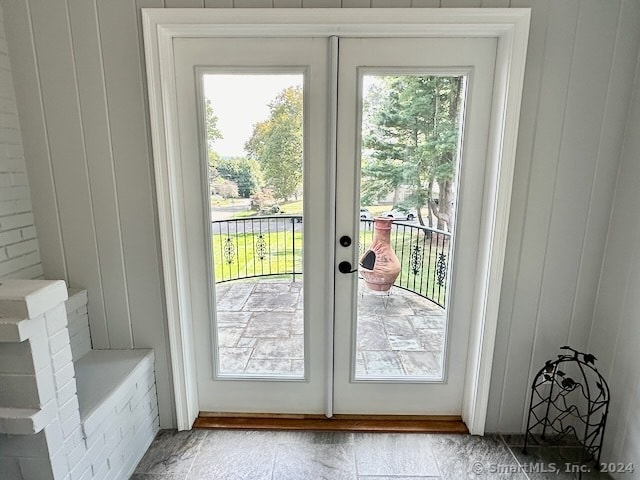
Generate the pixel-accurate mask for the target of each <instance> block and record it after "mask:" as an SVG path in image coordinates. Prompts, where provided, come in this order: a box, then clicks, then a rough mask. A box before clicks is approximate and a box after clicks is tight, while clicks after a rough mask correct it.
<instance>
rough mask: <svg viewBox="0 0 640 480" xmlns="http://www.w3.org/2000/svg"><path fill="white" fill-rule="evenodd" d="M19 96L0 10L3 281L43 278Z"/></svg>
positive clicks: (0, 242) (0, 251) (0, 272)
mask: <svg viewBox="0 0 640 480" xmlns="http://www.w3.org/2000/svg"><path fill="white" fill-rule="evenodd" d="M31 212H32V208H31V196H30V192H29V184H28V182H27V174H26V166H25V161H24V153H23V150H22V138H21V135H20V126H19V123H18V110H17V107H16V96H15V92H14V88H13V80H12V78H11V65H10V62H9V54H8V49H7V40H6V38H5V31H4V19H3V16H2V7H0V279H1V278H27V279H28V278H41V277H42V265H41V263H40V253H39V249H38V240H37V239H36V229H35V227H34V221H33V214H32V213H31Z"/></svg>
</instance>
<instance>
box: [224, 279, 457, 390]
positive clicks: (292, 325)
mask: <svg viewBox="0 0 640 480" xmlns="http://www.w3.org/2000/svg"><path fill="white" fill-rule="evenodd" d="M216 303H217V312H218V342H219V362H220V365H219V371H220V373H221V374H224V375H269V376H271V375H284V376H297V377H302V376H303V375H304V359H303V355H304V349H303V293H302V282H301V281H299V282H289V281H283V280H264V279H261V280H253V281H247V280H240V281H233V282H227V283H222V284H218V285H216ZM356 336H357V341H356V344H357V351H356V378H367V377H407V376H409V377H416V376H420V377H422V376H428V377H431V376H435V377H439V376H440V375H441V373H442V355H443V349H444V341H445V310H444V309H443V308H442V307H439V306H438V305H436V304H434V303H433V302H431V301H429V300H427V299H426V298H423V297H421V296H419V295H417V294H415V293H412V292H408V291H406V290H402V289H399V288H396V287H393V288H392V289H391V291H390V292H389V294H388V295H384V296H381V295H378V294H374V293H373V292H371V291H370V290H368V289H367V288H366V287H364V286H363V285H361V286H360V287H359V298H358V326H357V335H356Z"/></svg>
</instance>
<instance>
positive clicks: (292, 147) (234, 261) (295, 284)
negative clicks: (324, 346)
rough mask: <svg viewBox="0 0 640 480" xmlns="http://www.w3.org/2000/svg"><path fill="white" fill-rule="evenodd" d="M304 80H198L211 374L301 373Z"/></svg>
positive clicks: (274, 76) (290, 77) (223, 77)
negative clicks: (209, 260)
mask: <svg viewBox="0 0 640 480" xmlns="http://www.w3.org/2000/svg"><path fill="white" fill-rule="evenodd" d="M303 83H304V75H303V74H302V73H300V74H290V73H286V74H285V73H283V74H280V73H276V74H273V73H269V74H254V73H249V74H224V73H208V74H205V75H204V76H203V86H204V98H205V105H204V113H205V125H206V135H207V156H208V165H209V185H210V193H211V197H210V203H211V245H212V256H213V265H212V273H213V279H214V284H215V318H214V333H215V335H214V336H215V347H216V348H215V350H216V354H215V355H214V358H215V359H216V372H217V375H218V376H219V377H229V378H233V377H244V378H246V377H247V376H251V377H276V378H282V377H293V378H303V377H304V370H305V369H304V323H303V318H304V315H303V300H302V295H303V288H302V287H303V282H302V273H303V271H302V266H303V259H302V233H303V232H302V230H303V229H302V226H303V215H302V204H303V203H302V199H303V191H302V185H303V182H302V178H303V172H302V164H303V162H302V159H303V158H302V157H303Z"/></svg>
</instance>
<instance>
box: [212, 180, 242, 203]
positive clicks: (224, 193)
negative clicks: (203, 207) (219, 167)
mask: <svg viewBox="0 0 640 480" xmlns="http://www.w3.org/2000/svg"><path fill="white" fill-rule="evenodd" d="M211 193H212V194H213V195H220V196H221V197H222V198H238V185H236V183H235V182H232V181H231V180H227V179H225V178H222V177H218V178H216V179H215V180H214V182H213V184H212V185H211Z"/></svg>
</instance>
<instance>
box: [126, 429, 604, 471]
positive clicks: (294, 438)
mask: <svg viewBox="0 0 640 480" xmlns="http://www.w3.org/2000/svg"><path fill="white" fill-rule="evenodd" d="M522 442H523V437H522V436H521V435H517V436H513V435H506V436H501V435H487V436H485V437H477V436H471V435H443V434H381V433H374V434H368V433H344V432H287V431H279V432H269V431H251V430H250V431H240V430H191V431H188V432H176V431H173V430H161V431H160V432H159V433H158V436H157V437H156V439H155V440H154V442H153V444H152V445H151V447H150V448H149V450H148V451H147V453H146V454H145V456H144V458H143V459H142V460H141V461H140V463H139V464H138V466H137V468H136V471H135V473H134V475H133V476H132V477H131V480H204V479H206V480H227V479H229V480H234V479H236V480H297V479H300V480H320V479H328V480H342V479H349V480H409V479H412V480H420V479H422V480H425V479H443V480H444V479H451V480H461V479H478V480H480V479H482V480H488V479H491V480H493V479H515V480H521V479H523V480H526V479H531V480H541V479H561V480H564V479H572V478H578V477H577V475H575V474H573V473H567V472H565V468H566V465H567V464H568V465H569V466H574V465H578V464H577V463H576V461H577V459H578V458H579V451H580V450H579V448H578V447H575V446H574V447H572V446H569V445H567V446H563V447H535V448H531V449H530V455H524V454H522V453H521V450H522ZM534 470H537V471H534ZM582 478H583V479H585V480H594V479H606V478H610V477H608V476H607V475H603V474H599V473H597V472H592V473H585V474H583V475H582Z"/></svg>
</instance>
